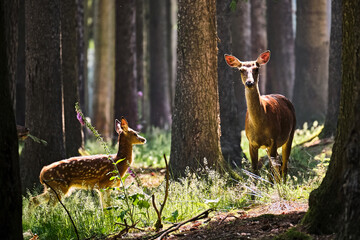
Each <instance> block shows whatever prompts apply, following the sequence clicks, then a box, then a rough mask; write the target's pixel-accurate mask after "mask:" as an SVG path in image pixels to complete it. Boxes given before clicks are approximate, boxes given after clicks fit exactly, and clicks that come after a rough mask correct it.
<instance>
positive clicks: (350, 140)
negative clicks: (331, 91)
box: [303, 0, 360, 239]
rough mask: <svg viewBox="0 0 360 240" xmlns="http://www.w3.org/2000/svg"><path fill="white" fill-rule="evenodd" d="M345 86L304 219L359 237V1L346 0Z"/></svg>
mask: <svg viewBox="0 0 360 240" xmlns="http://www.w3.org/2000/svg"><path fill="white" fill-rule="evenodd" d="M342 7H343V10H342V17H343V24H342V26H343V40H342V42H343V45H342V53H343V54H342V66H343V67H342V69H343V75H342V89H341V100H340V110H339V111H340V112H339V122H338V127H337V131H336V137H335V143H334V146H333V154H332V156H331V160H330V164H329V169H328V171H327V173H326V176H325V178H324V180H323V182H322V183H321V185H320V187H319V188H318V189H316V190H314V191H313V192H312V193H311V194H310V198H309V210H308V212H307V214H306V215H305V218H304V220H303V223H304V224H305V225H307V226H308V228H309V230H310V231H311V232H314V233H333V232H336V233H338V236H337V238H338V239H359V237H360V230H359V227H358V223H359V221H360V219H359V216H360V212H359V207H358V206H359V199H360V198H359V197H360V195H359V193H360V178H359V176H360V173H359V169H360V164H359V158H360V144H359V139H360V125H359V120H360V113H359V108H360V96H359V91H358V89H359V88H360V74H359V72H360V55H359V52H360V43H359V41H358V39H359V37H360V19H359V17H358V10H359V9H360V4H359V2H357V1H351V0H345V1H343V5H342Z"/></svg>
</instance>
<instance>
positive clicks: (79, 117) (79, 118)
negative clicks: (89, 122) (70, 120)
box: [76, 112, 85, 125]
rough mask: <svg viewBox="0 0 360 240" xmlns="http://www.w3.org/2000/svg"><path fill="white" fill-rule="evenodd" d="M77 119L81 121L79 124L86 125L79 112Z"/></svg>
mask: <svg viewBox="0 0 360 240" xmlns="http://www.w3.org/2000/svg"><path fill="white" fill-rule="evenodd" d="M76 118H77V120H79V122H80V123H81V125H85V122H84V119H83V118H82V117H81V114H80V112H78V113H77V114H76Z"/></svg>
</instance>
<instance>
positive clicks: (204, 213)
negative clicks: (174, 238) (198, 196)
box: [149, 208, 214, 240]
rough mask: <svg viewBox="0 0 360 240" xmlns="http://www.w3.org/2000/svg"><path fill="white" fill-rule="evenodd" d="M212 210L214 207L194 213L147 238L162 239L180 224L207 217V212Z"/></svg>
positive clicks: (150, 239)
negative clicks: (188, 217) (194, 214)
mask: <svg viewBox="0 0 360 240" xmlns="http://www.w3.org/2000/svg"><path fill="white" fill-rule="evenodd" d="M212 211H214V209H212V208H210V209H208V210H206V211H204V212H202V213H200V214H198V215H196V216H195V217H193V218H190V219H189V220H186V221H184V222H181V223H177V224H173V225H172V226H170V227H169V228H168V229H166V230H163V231H161V232H158V233H156V234H155V235H153V236H151V237H150V238H149V240H152V239H156V240H161V239H163V238H164V237H166V235H168V234H169V233H171V232H174V231H176V230H178V229H179V228H180V227H181V226H183V225H185V224H187V223H189V222H193V221H196V220H200V219H203V218H207V217H208V216H209V213H210V212H212Z"/></svg>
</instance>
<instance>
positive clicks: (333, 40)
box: [320, 0, 342, 138]
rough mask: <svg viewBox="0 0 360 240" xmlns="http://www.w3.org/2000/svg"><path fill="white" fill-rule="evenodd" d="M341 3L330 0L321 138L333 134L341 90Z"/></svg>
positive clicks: (338, 0) (336, 0) (339, 0)
mask: <svg viewBox="0 0 360 240" xmlns="http://www.w3.org/2000/svg"><path fill="white" fill-rule="evenodd" d="M341 47H342V3H341V0H332V1H331V35H330V51H329V52H330V53H329V80H328V81H329V83H328V104H327V113H326V118H325V124H324V129H323V130H322V132H321V135H320V137H321V138H327V137H331V136H335V132H336V126H337V122H338V121H337V120H338V115H339V103H340V90H341V74H342V64H341Z"/></svg>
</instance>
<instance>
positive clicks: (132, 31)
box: [114, 0, 138, 129]
mask: <svg viewBox="0 0 360 240" xmlns="http://www.w3.org/2000/svg"><path fill="white" fill-rule="evenodd" d="M135 6H136V2H135V1H127V0H124V1H117V2H116V42H115V58H116V63H115V78H116V80H115V110H114V111H115V118H117V119H120V118H121V116H124V117H125V118H126V119H127V120H128V122H129V126H131V127H132V128H134V129H137V124H138V108H137V104H138V103H137V84H136V80H137V79H136V21H135V20H136V12H135Z"/></svg>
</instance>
